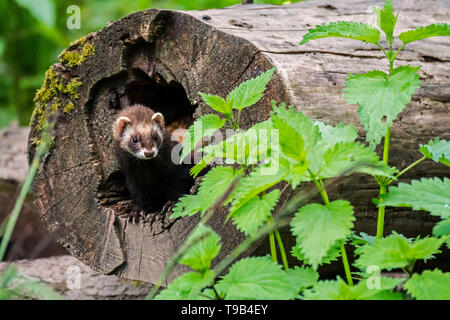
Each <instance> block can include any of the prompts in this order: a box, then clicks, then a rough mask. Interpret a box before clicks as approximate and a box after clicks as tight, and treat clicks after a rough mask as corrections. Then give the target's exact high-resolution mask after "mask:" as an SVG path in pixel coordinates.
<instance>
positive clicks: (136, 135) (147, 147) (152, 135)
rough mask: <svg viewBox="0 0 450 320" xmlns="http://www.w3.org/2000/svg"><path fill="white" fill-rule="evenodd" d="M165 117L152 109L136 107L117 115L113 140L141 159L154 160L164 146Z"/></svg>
mask: <svg viewBox="0 0 450 320" xmlns="http://www.w3.org/2000/svg"><path fill="white" fill-rule="evenodd" d="M163 131H164V116H163V115H162V114H161V113H159V112H154V111H153V110H151V109H150V108H147V107H144V106H141V105H135V106H132V107H129V108H127V109H125V110H123V111H122V112H120V113H119V114H118V115H117V119H116V121H115V122H114V125H113V138H114V140H116V141H117V142H119V145H120V147H121V148H122V149H123V150H125V151H128V152H129V153H131V154H132V155H134V156H135V157H136V158H139V159H144V160H147V159H152V158H154V157H156V156H157V155H158V152H159V151H160V148H161V146H162V144H163V134H164V133H163Z"/></svg>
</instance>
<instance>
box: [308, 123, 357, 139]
mask: <svg viewBox="0 0 450 320" xmlns="http://www.w3.org/2000/svg"><path fill="white" fill-rule="evenodd" d="M314 124H315V125H316V126H318V127H319V131H320V136H321V139H322V140H324V141H326V142H327V144H329V145H333V144H336V143H340V142H354V141H355V139H356V138H358V131H357V130H356V128H355V126H354V125H353V124H349V125H345V123H343V122H340V123H338V124H337V125H336V126H335V127H333V126H330V125H328V124H325V123H323V122H321V121H314Z"/></svg>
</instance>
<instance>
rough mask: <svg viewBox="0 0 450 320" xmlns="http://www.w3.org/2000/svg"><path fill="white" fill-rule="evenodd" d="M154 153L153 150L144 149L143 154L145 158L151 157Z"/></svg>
mask: <svg viewBox="0 0 450 320" xmlns="http://www.w3.org/2000/svg"><path fill="white" fill-rule="evenodd" d="M154 155H155V151H153V150H145V151H144V156H145V157H146V158H151V157H153V156H154Z"/></svg>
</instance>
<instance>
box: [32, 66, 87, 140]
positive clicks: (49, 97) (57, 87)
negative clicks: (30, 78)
mask: <svg viewBox="0 0 450 320" xmlns="http://www.w3.org/2000/svg"><path fill="white" fill-rule="evenodd" d="M81 85H82V82H81V81H80V80H79V78H73V79H71V80H70V81H69V82H67V81H64V80H63V78H62V77H61V76H60V75H59V74H58V73H57V72H56V71H55V68H54V66H51V67H50V69H48V71H47V72H46V73H45V80H44V84H43V85H42V87H41V88H40V89H39V90H38V91H37V92H36V96H35V97H34V100H33V101H34V102H35V104H36V106H35V108H34V112H33V115H32V117H31V125H34V127H35V129H36V131H37V132H38V133H40V132H41V131H42V129H43V128H44V126H45V125H46V123H47V121H48V119H49V118H51V117H52V116H53V115H55V114H56V113H57V112H58V111H62V112H64V113H66V114H68V115H70V114H71V113H72V110H73V108H74V107H75V104H74V101H75V100H77V99H78V98H79V95H78V88H79V87H80V86H81ZM67 100H69V102H67ZM32 141H33V142H34V143H35V144H36V145H39V143H40V139H39V138H34V139H33V140H32Z"/></svg>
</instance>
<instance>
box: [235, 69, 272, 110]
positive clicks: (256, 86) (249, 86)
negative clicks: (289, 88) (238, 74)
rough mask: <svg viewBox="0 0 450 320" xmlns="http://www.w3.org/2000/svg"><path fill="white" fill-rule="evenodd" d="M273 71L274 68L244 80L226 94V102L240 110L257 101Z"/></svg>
mask: <svg viewBox="0 0 450 320" xmlns="http://www.w3.org/2000/svg"><path fill="white" fill-rule="evenodd" d="M274 72H275V68H272V69H270V70H267V71H266V72H264V73H263V74H261V75H259V76H258V77H255V78H252V79H250V80H247V81H244V82H243V83H241V84H240V85H239V86H238V87H237V88H235V89H233V90H232V91H231V92H230V93H229V94H228V96H227V103H228V104H229V105H230V106H232V107H233V109H238V110H242V109H244V108H247V107H250V106H252V105H254V104H255V103H257V102H258V101H259V100H260V99H261V98H262V96H263V92H264V90H266V85H267V83H268V82H269V80H270V78H271V77H272V75H273V73H274Z"/></svg>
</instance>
